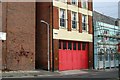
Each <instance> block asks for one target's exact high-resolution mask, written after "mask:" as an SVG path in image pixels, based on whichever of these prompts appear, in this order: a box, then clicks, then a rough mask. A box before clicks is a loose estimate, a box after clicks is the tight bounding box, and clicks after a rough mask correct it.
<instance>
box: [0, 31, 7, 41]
mask: <svg viewBox="0 0 120 80" xmlns="http://www.w3.org/2000/svg"><path fill="white" fill-rule="evenodd" d="M0 40H6V33H5V32H0Z"/></svg>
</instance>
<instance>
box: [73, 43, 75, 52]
mask: <svg viewBox="0 0 120 80" xmlns="http://www.w3.org/2000/svg"><path fill="white" fill-rule="evenodd" d="M73 50H76V42H74V43H73Z"/></svg>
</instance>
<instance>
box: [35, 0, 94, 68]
mask: <svg viewBox="0 0 120 80" xmlns="http://www.w3.org/2000/svg"><path fill="white" fill-rule="evenodd" d="M92 10H93V9H92V2H91V0H89V1H86V0H81V1H79V0H75V1H74V0H72V1H71V2H70V1H69V0H68V1H67V2H66V0H53V2H47V3H41V2H37V3H36V18H37V25H36V68H38V69H48V67H49V66H50V67H49V68H50V69H51V70H74V69H88V68H93V44H92V41H93V40H92V38H93V36H92V32H93V31H92ZM41 20H44V21H46V22H47V23H49V25H50V26H49V27H50V29H49V36H50V37H49V41H50V42H49V45H50V46H49V53H50V55H49V57H50V59H49V60H48V55H47V51H48V50H47V48H48V38H47V37H48V36H47V27H48V26H47V25H46V24H45V23H43V22H40V21H41ZM48 62H50V65H49V66H48Z"/></svg>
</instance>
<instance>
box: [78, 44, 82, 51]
mask: <svg viewBox="0 0 120 80" xmlns="http://www.w3.org/2000/svg"><path fill="white" fill-rule="evenodd" d="M78 50H81V43H80V42H78Z"/></svg>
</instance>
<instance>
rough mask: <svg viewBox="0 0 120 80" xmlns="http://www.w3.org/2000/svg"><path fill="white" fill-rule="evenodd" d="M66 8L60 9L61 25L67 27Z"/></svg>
mask: <svg viewBox="0 0 120 80" xmlns="http://www.w3.org/2000/svg"><path fill="white" fill-rule="evenodd" d="M65 16H66V15H65V10H64V9H60V26H61V27H65V25H66V19H65Z"/></svg>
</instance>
